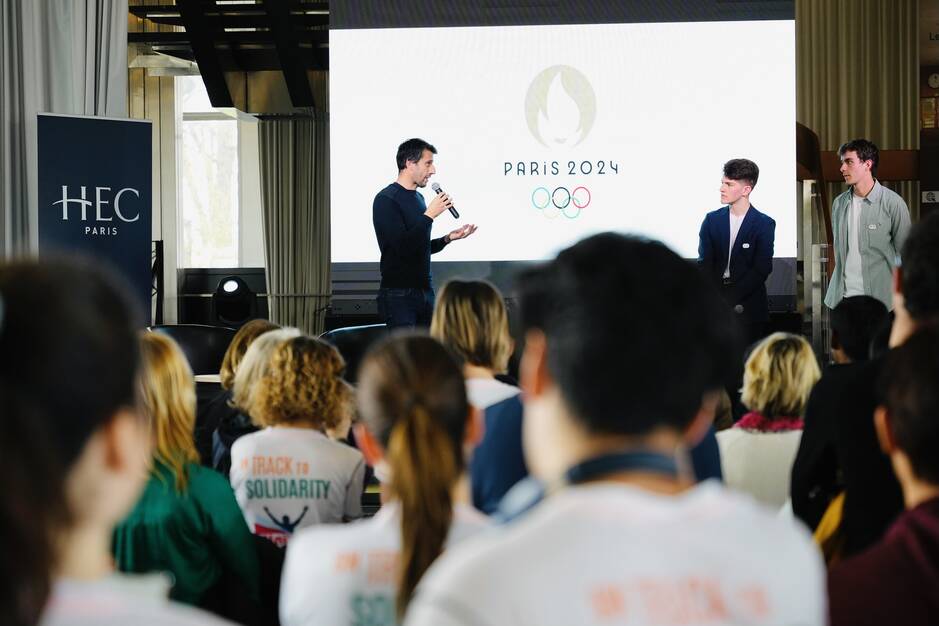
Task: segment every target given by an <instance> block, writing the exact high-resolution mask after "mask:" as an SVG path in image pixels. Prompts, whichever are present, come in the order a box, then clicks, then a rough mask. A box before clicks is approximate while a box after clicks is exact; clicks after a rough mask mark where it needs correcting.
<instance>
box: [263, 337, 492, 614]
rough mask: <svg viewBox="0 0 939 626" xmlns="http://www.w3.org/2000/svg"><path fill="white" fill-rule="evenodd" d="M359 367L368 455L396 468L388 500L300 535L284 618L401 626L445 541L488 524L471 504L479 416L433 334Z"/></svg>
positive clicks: (293, 549) (289, 570)
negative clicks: (470, 472) (469, 474)
mask: <svg viewBox="0 0 939 626" xmlns="http://www.w3.org/2000/svg"><path fill="white" fill-rule="evenodd" d="M360 372H361V376H360V378H359V381H360V387H359V399H360V406H361V414H362V418H363V420H364V425H361V426H357V427H356V430H357V440H358V441H359V442H360V445H361V446H362V450H363V452H365V454H366V457H367V458H368V460H369V463H371V464H373V465H375V464H382V465H384V466H386V467H387V474H388V478H390V482H388V484H386V488H387V500H386V503H385V505H384V506H383V507H382V509H381V510H380V511H379V512H378V514H377V515H376V516H375V517H374V518H372V519H370V520H367V521H362V522H358V523H356V524H351V525H347V526H331V527H329V526H318V527H315V528H310V529H307V530H304V531H302V532H300V533H299V534H298V535H297V536H296V537H294V538H293V539H292V540H291V542H290V546H289V548H288V549H287V560H286V563H285V566H284V578H283V583H282V587H281V603H280V619H281V623H282V624H284V626H292V625H294V624H296V625H301V624H334V625H337V626H339V625H343V624H346V625H350V626H351V625H353V624H365V623H368V624H373V625H374V626H383V625H387V626H393V625H394V624H397V623H399V620H400V618H401V616H403V614H404V611H405V609H406V608H407V605H408V602H409V601H410V599H411V594H412V593H413V591H414V588H415V586H416V585H417V583H418V581H419V580H420V579H421V576H423V574H424V572H425V570H426V569H427V568H428V567H429V566H430V564H431V563H433V561H434V560H435V559H436V558H437V557H438V556H439V555H440V553H441V551H442V550H443V549H444V546H445V545H449V544H452V543H455V542H458V541H461V540H462V539H463V538H465V537H467V536H469V535H470V534H472V533H475V532H477V531H479V530H481V529H483V528H485V526H486V518H485V517H484V516H483V515H481V514H480V513H478V512H477V511H475V510H474V509H473V508H472V507H471V506H469V487H468V484H467V478H466V475H465V467H466V457H467V455H468V449H469V448H470V447H471V446H472V444H473V443H475V441H476V439H478V436H479V423H478V420H477V419H475V415H476V413H475V411H474V409H472V408H471V407H470V406H469V404H468V403H467V398H466V391H465V390H464V384H463V377H462V373H461V372H460V367H459V366H458V364H457V363H456V362H455V361H454V359H453V357H452V356H451V355H450V354H449V353H448V352H447V350H446V349H444V348H443V347H442V346H441V345H440V344H439V343H437V342H436V341H434V340H433V339H431V338H429V337H421V336H416V335H411V336H398V337H394V338H391V339H389V340H387V341H385V342H384V343H382V344H380V345H379V346H377V347H376V348H374V349H373V350H372V351H371V352H370V353H369V354H368V356H367V357H366V358H365V361H364V363H363V364H362V368H361V370H360Z"/></svg>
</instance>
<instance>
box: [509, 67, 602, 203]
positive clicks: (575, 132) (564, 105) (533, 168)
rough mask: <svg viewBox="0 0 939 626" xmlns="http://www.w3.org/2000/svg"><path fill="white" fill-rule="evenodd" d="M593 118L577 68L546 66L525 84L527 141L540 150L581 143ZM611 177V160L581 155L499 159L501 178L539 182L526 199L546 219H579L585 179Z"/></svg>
mask: <svg viewBox="0 0 939 626" xmlns="http://www.w3.org/2000/svg"><path fill="white" fill-rule="evenodd" d="M596 119H597V96H596V93H595V92H594V89H593V86H592V85H591V84H590V81H589V80H588V79H587V77H586V76H585V75H584V74H583V72H581V71H580V70H578V69H577V68H574V67H571V66H570V65H552V66H551V67H548V68H546V69H544V70H542V71H541V72H539V73H538V74H537V75H536V76H535V77H534V79H533V80H532V81H531V84H530V85H529V87H528V92H527V93H526V95H525V121H526V123H527V125H528V130H529V131H530V132H531V135H532V137H533V138H534V139H535V141H537V142H538V143H539V144H541V145H542V146H544V147H545V148H548V149H550V150H552V151H562V150H563V151H565V152H566V151H570V150H573V149H574V148H576V147H577V146H578V145H580V144H581V143H583V141H584V140H585V139H587V137H588V135H589V134H590V131H591V130H592V129H593V126H594V123H595V122H596ZM572 156H574V155H572ZM617 174H619V164H618V163H616V162H615V161H613V160H610V159H585V158H582V157H581V158H570V159H563V158H561V159H551V160H548V159H546V158H543V157H542V158H539V159H513V160H505V163H504V168H503V176H514V177H523V176H524V177H533V178H535V179H536V181H537V182H538V183H542V184H536V186H535V187H534V189H533V190H532V192H531V194H530V198H529V199H530V201H531V206H532V207H534V208H535V209H537V210H538V211H540V212H541V214H542V215H543V216H544V217H546V218H548V219H554V218H557V217H560V216H561V215H563V216H564V217H566V218H568V219H576V218H578V217H580V215H581V212H582V211H583V209H585V208H587V207H588V206H589V205H590V203H591V201H592V199H593V198H592V195H591V192H590V189H589V188H588V186H587V181H588V180H589V179H590V178H592V177H595V176H615V175H617ZM539 179H541V180H539Z"/></svg>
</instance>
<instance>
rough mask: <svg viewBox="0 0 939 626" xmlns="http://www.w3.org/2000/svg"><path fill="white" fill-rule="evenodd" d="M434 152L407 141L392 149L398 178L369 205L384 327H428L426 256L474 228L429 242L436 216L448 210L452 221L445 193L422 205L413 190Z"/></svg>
mask: <svg viewBox="0 0 939 626" xmlns="http://www.w3.org/2000/svg"><path fill="white" fill-rule="evenodd" d="M435 154H437V149H436V148H434V147H433V146H432V145H430V144H429V143H427V142H426V141H424V140H423V139H408V140H407V141H405V142H404V143H402V144H401V145H400V146H398V154H397V158H396V160H397V164H398V179H397V180H396V181H395V182H393V183H391V184H390V185H388V186H387V187H385V188H384V189H382V190H381V191H379V192H378V195H376V196H375V201H374V202H373V203H372V222H373V224H374V225H375V236H376V237H377V238H378V247H379V249H380V250H381V263H380V267H381V287H380V289H379V290H378V314H379V316H380V317H381V318H382V320H383V321H384V322H385V324H387V325H388V327H389V328H394V327H415V326H429V325H430V318H431V316H432V314H433V311H434V289H433V283H432V280H431V273H430V255H431V254H434V253H435V252H440V251H441V250H443V248H444V247H445V246H446V245H447V244H449V243H450V242H451V241H455V240H457V239H464V238H466V237H469V236H470V235H472V234H473V233H474V232H476V226H475V225H474V224H466V225H464V226H462V227H460V228H457V229H456V230H453V231H450V232H449V233H447V234H446V235H444V236H443V237H439V238H437V239H431V238H430V231H431V228H432V226H433V222H434V220H435V219H436V218H437V216H439V215H440V214H442V213H443V212H444V211H447V210H449V211H450V212H451V213H453V214H454V217H458V214H457V213H456V210H455V209H454V208H453V201H452V200H451V199H450V197H449V196H448V195H447V194H446V193H443V192H438V194H437V195H436V196H435V197H434V199H433V200H432V201H431V202H430V204H429V205H428V204H427V203H426V202H425V201H424V197H423V196H422V195H421V194H420V193H419V192H418V191H417V189H418V187H426V186H427V181H428V180H430V177H431V176H433V175H434V174H435V173H436V169H435V168H434V155H435Z"/></svg>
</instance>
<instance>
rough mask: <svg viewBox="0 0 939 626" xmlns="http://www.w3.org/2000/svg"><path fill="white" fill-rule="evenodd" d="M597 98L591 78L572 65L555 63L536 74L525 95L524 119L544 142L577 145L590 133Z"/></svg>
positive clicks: (564, 145)
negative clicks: (588, 78)
mask: <svg viewBox="0 0 939 626" xmlns="http://www.w3.org/2000/svg"><path fill="white" fill-rule="evenodd" d="M596 117H597V98H596V96H595V95H594V92H593V87H592V86H591V85H590V81H588V80H587V77H586V76H584V75H583V74H582V73H581V72H580V71H579V70H577V69H574V68H573V67H571V66H569V65H552V66H551V67H549V68H548V69H546V70H544V71H542V72H541V73H540V74H538V75H537V76H535V78H534V80H532V81H531V85H529V87H528V94H527V95H526V96H525V120H526V121H527V122H528V129H529V130H530V131H531V134H532V135H533V136H534V138H535V139H536V140H537V141H538V143H540V144H541V145H543V146H545V147H549V148H553V147H556V146H562V147H565V148H570V147H573V146H576V145H577V144H579V143H580V142H582V141H583V140H584V139H586V138H587V135H588V134H589V133H590V129H591V128H592V127H593V122H594V120H595V119H596Z"/></svg>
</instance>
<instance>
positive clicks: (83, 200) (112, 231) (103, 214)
mask: <svg viewBox="0 0 939 626" xmlns="http://www.w3.org/2000/svg"><path fill="white" fill-rule="evenodd" d="M79 194H80V195H81V197H79V198H70V197H69V195H68V185H62V199H61V200H56V201H55V202H53V203H52V204H53V205H56V204H61V205H62V221H63V222H67V221H68V219H69V210H68V209H69V205H70V204H76V205H78V206H79V207H80V208H81V217H80V219H81V221H82V222H87V221H88V219H89V215H88V209H89V208H91V207H92V205H93V206H94V209H95V210H94V215H93V216H91V219H92V220H93V221H94V222H95V224H94V225H93V226H89V225H86V226H85V227H84V234H85V235H110V236H112V237H113V236H116V235H117V234H118V230H117V226H111V225H104V224H100V223H99V222H113V221H114V217H115V216H116V217H117V219H118V220H119V221H121V222H126V223H130V222H136V221H137V220H139V219H140V211H139V209H138V210H137V211H136V212H135V214H133V215H131V214H130V212H128V211H123V210H121V199H122V198H123V196H124V195H125V194H131V195H133V196H135V197H136V198H140V192H139V191H137V190H136V189H134V188H132V187H125V188H123V189H120V190H118V191H117V193H114V194H113V198H112V195H111V188H110V187H95V188H94V201H92V200H90V199H88V188H87V187H85V186H84V185H82V186H80V187H79ZM108 205H111V209H113V214H111V209H109V208H108Z"/></svg>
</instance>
